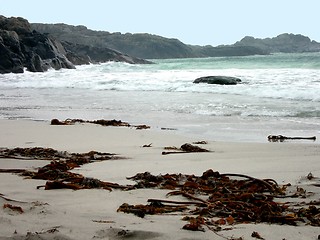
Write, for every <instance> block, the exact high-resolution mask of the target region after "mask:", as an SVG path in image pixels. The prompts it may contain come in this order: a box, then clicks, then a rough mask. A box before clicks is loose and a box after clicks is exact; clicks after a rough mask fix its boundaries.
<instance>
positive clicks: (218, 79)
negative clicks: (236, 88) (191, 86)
mask: <svg viewBox="0 0 320 240" xmlns="http://www.w3.org/2000/svg"><path fill="white" fill-rule="evenodd" d="M193 83H208V84H219V85H236V84H238V83H241V79H239V78H236V77H228V76H207V77H200V78H197V79H196V80H194V82H193Z"/></svg>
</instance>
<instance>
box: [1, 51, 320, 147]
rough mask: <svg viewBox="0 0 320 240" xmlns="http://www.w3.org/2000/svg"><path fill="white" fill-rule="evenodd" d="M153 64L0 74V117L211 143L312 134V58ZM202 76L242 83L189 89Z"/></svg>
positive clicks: (316, 117) (318, 131)
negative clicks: (121, 124)
mask: <svg viewBox="0 0 320 240" xmlns="http://www.w3.org/2000/svg"><path fill="white" fill-rule="evenodd" d="M153 61H154V62H155V64H151V65H130V64H126V63H118V62H109V63H103V64H99V65H87V66H78V67H77V69H75V70H67V69H62V70H59V71H55V70H49V71H48V72H45V73H31V72H25V73H24V74H4V75H0V118H10V119H11V118H13V119H20V118H22V119H34V120H51V119H52V118H59V119H61V120H64V119H66V118H82V119H88V120H93V119H101V118H104V119H120V120H122V121H127V122H129V123H132V124H148V125H151V127H152V128H154V129H156V130H159V131H160V130H161V128H174V129H177V132H179V133H183V134H187V135H190V136H194V137H195V138H197V139H200V140H217V141H218V140H219V141H221V140H222V141H249V142H252V141H254V142H265V141H267V140H266V139H267V136H268V135H269V134H274V135H278V134H282V135H286V136H307V137H309V136H317V137H319V136H320V53H303V54H274V55H269V56H249V57H220V58H201V59H166V60H153ZM209 75H226V76H234V77H238V78H240V79H242V83H241V84H238V85H233V86H222V85H209V84H194V83H193V80H194V79H196V78H198V77H202V76H209ZM315 143H317V141H316V142H315Z"/></svg>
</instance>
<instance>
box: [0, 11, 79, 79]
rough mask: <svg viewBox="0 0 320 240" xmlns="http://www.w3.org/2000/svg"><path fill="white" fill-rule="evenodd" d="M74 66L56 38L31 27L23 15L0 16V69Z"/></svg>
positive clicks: (21, 69) (20, 70)
mask: <svg viewBox="0 0 320 240" xmlns="http://www.w3.org/2000/svg"><path fill="white" fill-rule="evenodd" d="M50 67H52V68H54V69H60V68H74V65H73V64H72V63H71V62H70V61H69V60H68V59H67V58H66V56H65V51H64V48H63V47H62V45H61V44H60V42H59V41H56V40H54V39H53V38H50V37H48V36H46V35H44V34H41V33H39V32H36V31H32V30H31V27H30V24H29V22H28V21H27V20H25V19H23V18H13V17H12V18H6V17H4V16H0V73H9V72H13V73H22V72H23V71H24V68H27V70H28V71H31V72H43V71H46V70H47V69H48V68H50Z"/></svg>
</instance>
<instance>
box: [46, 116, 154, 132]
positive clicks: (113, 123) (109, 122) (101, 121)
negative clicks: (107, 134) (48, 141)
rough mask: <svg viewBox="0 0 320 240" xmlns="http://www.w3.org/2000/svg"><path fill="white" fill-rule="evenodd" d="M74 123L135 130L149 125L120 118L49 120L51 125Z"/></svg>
mask: <svg viewBox="0 0 320 240" xmlns="http://www.w3.org/2000/svg"><path fill="white" fill-rule="evenodd" d="M76 123H91V124H98V125H101V126H112V127H133V128H136V129H137V130H141V129H149V128H150V126H147V125H145V124H141V125H131V124H129V123H127V122H123V121H121V120H115V119H113V120H105V119H99V120H93V121H88V120H83V119H69V118H68V119H66V120H64V121H60V120H58V119H56V118H54V119H52V120H51V125H73V124H76Z"/></svg>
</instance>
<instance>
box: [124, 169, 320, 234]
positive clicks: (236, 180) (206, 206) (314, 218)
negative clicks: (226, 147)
mask: <svg viewBox="0 0 320 240" xmlns="http://www.w3.org/2000/svg"><path fill="white" fill-rule="evenodd" d="M129 179H131V180H134V181H136V182H137V183H136V185H135V186H134V188H159V189H169V190H172V191H171V192H169V193H168V194H167V197H169V196H177V195H179V196H183V197H184V198H186V199H187V201H171V200H168V199H165V200H161V199H148V204H146V205H143V204H139V205H130V204H128V203H124V204H122V205H121V206H120V207H119V209H118V211H120V212H125V213H132V214H135V215H137V216H139V217H144V216H145V215H146V214H165V213H172V212H182V213H183V215H185V217H184V218H183V220H185V221H188V223H187V224H185V225H184V227H183V228H184V229H187V230H193V231H203V230H204V228H203V226H207V227H208V228H214V229H219V228H220V227H219V226H221V225H233V224H237V223H261V222H265V223H278V224H289V225H297V224H298V223H302V224H306V225H312V226H320V209H319V208H318V207H317V205H319V204H320V202H316V201H313V202H310V203H301V204H297V203H295V204H293V203H289V202H287V203H280V202H276V201H275V199H276V198H298V197H302V198H305V197H306V196H305V191H304V190H303V189H302V188H297V191H296V192H295V193H294V194H291V195H287V194H286V192H287V187H289V185H284V186H279V185H278V184H277V183H276V181H274V180H272V179H257V178H253V177H251V176H247V175H243V174H220V173H219V172H216V171H213V170H211V169H210V170H207V171H206V172H204V173H203V174H202V176H195V175H185V174H165V175H158V176H154V175H152V174H150V173H148V172H146V173H140V174H137V175H135V176H133V177H130V178H129Z"/></svg>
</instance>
